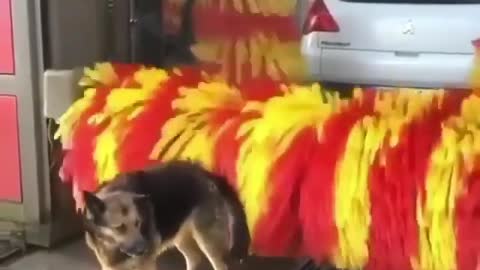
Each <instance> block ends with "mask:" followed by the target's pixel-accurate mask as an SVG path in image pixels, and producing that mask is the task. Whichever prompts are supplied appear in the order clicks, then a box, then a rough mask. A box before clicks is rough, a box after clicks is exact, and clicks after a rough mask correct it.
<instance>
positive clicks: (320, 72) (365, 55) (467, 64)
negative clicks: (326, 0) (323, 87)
mask: <svg viewBox="0 0 480 270" xmlns="http://www.w3.org/2000/svg"><path fill="white" fill-rule="evenodd" d="M302 51H303V55H304V57H305V58H306V61H307V63H308V66H309V72H310V74H309V77H310V79H311V80H317V81H331V82H340V83H353V84H362V85H386V86H401V87H425V88H436V87H444V88H450V87H461V88H464V87H468V86H469V85H470V73H471V69H472V66H473V57H474V55H473V54H439V53H426V54H420V55H399V54H396V53H395V52H387V51H368V50H348V49H336V48H316V49H313V50H312V49H309V48H305V47H304V48H303V50H302Z"/></svg>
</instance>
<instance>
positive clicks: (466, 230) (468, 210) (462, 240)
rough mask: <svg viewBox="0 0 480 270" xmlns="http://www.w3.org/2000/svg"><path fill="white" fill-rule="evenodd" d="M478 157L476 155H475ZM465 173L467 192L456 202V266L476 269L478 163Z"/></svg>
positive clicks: (479, 258)
mask: <svg viewBox="0 0 480 270" xmlns="http://www.w3.org/2000/svg"><path fill="white" fill-rule="evenodd" d="M477 159H478V157H477ZM478 163H479V162H478V161H477V164H476V168H475V169H474V171H473V172H471V173H469V174H468V175H466V178H465V179H466V183H467V186H466V187H467V190H466V191H467V193H465V194H464V195H463V196H461V197H460V198H459V200H458V202H457V209H456V226H457V250H458V251H457V267H458V269H462V270H463V269H465V270H478V269H479V268H478V267H479V265H480V166H479V165H480V164H478Z"/></svg>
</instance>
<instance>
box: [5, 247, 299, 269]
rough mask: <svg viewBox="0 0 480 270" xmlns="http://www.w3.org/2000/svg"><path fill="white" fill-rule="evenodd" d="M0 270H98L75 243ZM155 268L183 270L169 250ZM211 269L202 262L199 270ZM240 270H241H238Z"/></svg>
mask: <svg viewBox="0 0 480 270" xmlns="http://www.w3.org/2000/svg"><path fill="white" fill-rule="evenodd" d="M295 266H296V263H295V262H293V261H291V260H287V259H260V258H252V259H249V260H247V262H246V263H245V265H244V266H243V267H242V269H249V270H256V269H258V270H291V269H294V268H295ZM0 269H1V270H3V269H5V270H7V269H8V270H97V269H98V270H100V268H99V266H98V264H97V263H96V261H95V258H94V257H93V254H92V253H91V252H90V251H89V250H88V249H87V247H86V246H85V243H84V241H82V240H77V241H74V242H72V243H69V244H66V245H64V246H61V247H59V248H57V249H53V250H45V249H37V250H31V251H30V252H28V253H27V254H25V255H24V256H21V257H17V258H13V259H12V260H10V261H9V262H7V263H6V264H4V265H0ZM158 269H159V270H160V269H162V270H163V269H165V270H167V269H168V270H184V269H185V265H184V262H183V258H182V257H181V256H180V255H179V254H178V253H177V252H176V251H172V252H170V253H168V254H166V255H165V256H162V257H161V258H159V267H158ZM207 269H210V267H209V266H208V263H207V262H205V263H204V265H202V267H201V269H200V270H207ZM239 270H240V269H239Z"/></svg>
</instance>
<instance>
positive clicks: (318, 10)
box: [303, 0, 340, 34]
mask: <svg viewBox="0 0 480 270" xmlns="http://www.w3.org/2000/svg"><path fill="white" fill-rule="evenodd" d="M338 31H340V28H339V27H338V24H337V22H336V21H335V19H334V18H333V16H332V14H331V13H330V11H329V10H328V8H327V6H326V5H325V2H324V0H313V3H312V6H311V7H310V10H309V12H308V14H307V19H306V20H305V24H304V26H303V33H304V34H308V33H311V32H338Z"/></svg>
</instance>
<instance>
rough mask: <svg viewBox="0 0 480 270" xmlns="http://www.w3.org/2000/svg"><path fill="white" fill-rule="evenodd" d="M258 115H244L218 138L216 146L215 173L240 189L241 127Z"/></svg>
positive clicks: (234, 120) (237, 118) (234, 121)
mask: <svg viewBox="0 0 480 270" xmlns="http://www.w3.org/2000/svg"><path fill="white" fill-rule="evenodd" d="M258 116H259V115H258V114H257V113H242V114H241V115H239V116H238V117H236V118H235V119H233V122H232V123H231V124H230V125H229V126H228V127H227V128H226V129H225V130H224V131H223V132H222V133H221V134H220V135H219V136H218V138H217V140H216V142H215V146H214V150H213V151H214V171H215V172H216V173H218V174H220V175H222V176H224V177H226V178H227V180H228V181H229V183H230V184H231V185H232V186H233V187H235V188H238V185H237V159H238V153H239V151H240V146H241V145H242V142H243V140H244V138H237V132H238V129H239V128H240V126H241V125H242V124H243V123H244V122H246V121H248V120H251V119H253V118H257V117H258Z"/></svg>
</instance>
